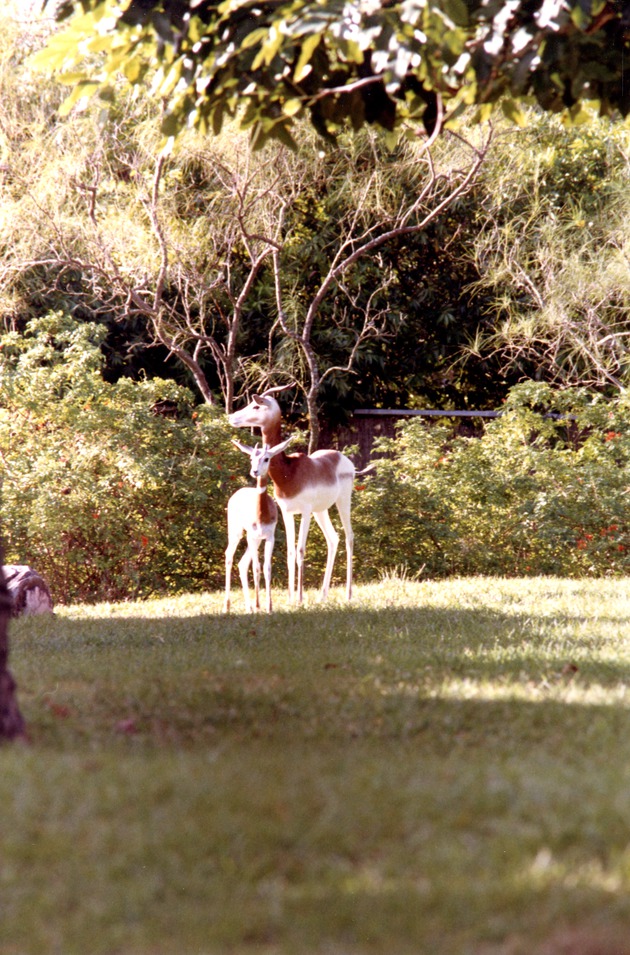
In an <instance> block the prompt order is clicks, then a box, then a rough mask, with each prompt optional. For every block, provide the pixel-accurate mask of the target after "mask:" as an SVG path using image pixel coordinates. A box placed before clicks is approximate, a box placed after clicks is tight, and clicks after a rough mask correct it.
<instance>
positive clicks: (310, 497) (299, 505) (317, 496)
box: [276, 484, 339, 514]
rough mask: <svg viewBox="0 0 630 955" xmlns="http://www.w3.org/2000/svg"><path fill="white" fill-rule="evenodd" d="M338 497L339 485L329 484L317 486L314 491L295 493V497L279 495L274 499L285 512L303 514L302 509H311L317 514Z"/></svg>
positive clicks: (330, 505) (325, 509) (326, 508)
mask: <svg viewBox="0 0 630 955" xmlns="http://www.w3.org/2000/svg"><path fill="white" fill-rule="evenodd" d="M338 497H339V485H338V484H329V485H327V486H325V487H322V488H319V489H318V490H317V491H316V492H313V491H312V490H310V491H309V492H308V493H304V494H297V495H296V496H295V497H280V496H277V497H276V500H277V502H278V506H279V507H281V508H282V510H283V511H285V512H286V513H287V514H303V513H304V511H306V510H308V511H311V513H313V514H318V513H319V512H320V511H327V510H328V508H329V507H332V506H333V504H334V503H335V501H336V500H337V498H338Z"/></svg>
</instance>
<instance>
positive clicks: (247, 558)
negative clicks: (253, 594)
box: [238, 544, 256, 613]
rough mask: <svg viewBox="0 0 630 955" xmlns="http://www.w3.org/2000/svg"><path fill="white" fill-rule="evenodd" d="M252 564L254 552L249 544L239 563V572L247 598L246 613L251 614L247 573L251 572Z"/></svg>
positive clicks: (244, 594)
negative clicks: (250, 566)
mask: <svg viewBox="0 0 630 955" xmlns="http://www.w3.org/2000/svg"><path fill="white" fill-rule="evenodd" d="M251 562H252V551H251V547H250V546H249V544H248V546H247V550H246V551H245V553H244V554H243V556H242V557H241V559H240V560H239V562H238V572H239V574H240V578H241V586H242V588H243V597H244V598H245V612H246V613H251V609H252V605H251V602H250V599H249V581H248V580H247V573H248V571H249V565H250V564H251ZM255 580H256V577H255V575H254V582H255Z"/></svg>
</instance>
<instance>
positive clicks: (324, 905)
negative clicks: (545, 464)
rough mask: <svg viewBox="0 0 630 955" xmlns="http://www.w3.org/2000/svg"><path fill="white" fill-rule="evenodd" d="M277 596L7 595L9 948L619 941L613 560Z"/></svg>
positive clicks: (454, 946) (47, 952)
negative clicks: (75, 598) (11, 620)
mask: <svg viewBox="0 0 630 955" xmlns="http://www.w3.org/2000/svg"><path fill="white" fill-rule="evenodd" d="M277 603H278V610H277V612H276V613H275V614H274V615H273V616H272V617H267V616H266V615H259V616H255V617H254V616H245V615H240V614H238V613H233V614H232V615H231V616H229V617H226V616H224V615H223V614H222V613H221V612H220V607H221V596H220V595H219V594H206V595H200V596H195V597H187V598H174V599H172V600H160V601H152V602H148V603H138V604H118V605H107V606H104V605H101V606H97V607H87V606H73V607H62V608H59V610H58V613H57V615H56V617H55V618H54V619H45V618H38V619H32V620H28V619H24V620H18V621H16V622H15V624H14V625H13V627H12V659H11V663H12V669H13V672H14V674H15V676H16V678H17V680H18V684H19V692H20V695H19V699H20V704H21V707H22V710H23V712H24V715H25V717H26V719H27V722H28V727H29V732H30V736H31V745H30V746H28V747H23V746H7V747H5V748H4V749H2V751H0V760H1V766H2V771H1V774H0V806H1V812H0V955H40V953H41V955H57V953H58V955H103V953H107V955H114V953H120V955H167V953H168V955H171V953H177V955H206V953H208V955H210V953H213V955H214V953H229V955H240V953H248V955H249V953H252V955H254V953H256V955H258V953H260V955H276V953H278V955H280V953H296V955H310V953H321V955H370V953H374V955H381V953H382V955H385V953H387V955H405V953H414V955H425V953H426V955H468V953H470V955H533V953H536V955H538V953H540V955H556V953H557V955H560V953H561V952H565V953H566V951H568V950H569V948H568V946H569V945H572V946H573V947H572V948H570V951H571V953H572V955H594V953H595V952H597V955H613V953H614V955H627V953H628V952H630V944H627V943H626V941H625V940H626V938H630V687H629V685H628V684H629V681H630V580H629V579H625V580H599V581H598V580H586V581H561V580H555V579H535V580H526V581H517V580H496V579H468V580H451V581H441V582H438V583H431V582H428V583H416V582H413V581H409V580H404V579H402V580H401V579H396V578H389V579H386V580H384V581H383V582H382V583H380V584H379V585H375V586H370V587H367V586H366V587H359V588H358V589H357V592H356V599H355V601H354V603H353V605H352V608H351V609H348V607H347V606H346V605H345V602H344V601H343V597H342V594H341V592H335V594H334V595H333V598H332V600H331V601H330V602H329V603H328V604H326V605H323V606H320V605H318V604H317V603H316V598H315V595H314V594H309V595H308V602H307V605H306V607H305V608H304V609H302V610H294V609H291V608H290V607H288V605H287V604H286V602H283V601H282V599H281V597H280V596H278V600H277ZM238 605H239V606H240V604H238ZM597 946H599V947H597ZM606 946H607V947H606Z"/></svg>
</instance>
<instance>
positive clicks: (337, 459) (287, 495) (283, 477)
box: [229, 389, 355, 603]
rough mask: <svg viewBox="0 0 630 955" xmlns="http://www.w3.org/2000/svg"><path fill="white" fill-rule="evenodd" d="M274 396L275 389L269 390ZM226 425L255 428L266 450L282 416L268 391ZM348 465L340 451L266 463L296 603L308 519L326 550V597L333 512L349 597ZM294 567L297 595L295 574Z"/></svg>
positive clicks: (278, 437)
mask: <svg viewBox="0 0 630 955" xmlns="http://www.w3.org/2000/svg"><path fill="white" fill-rule="evenodd" d="M271 390H272V391H273V390H279V389H271ZM229 422H230V424H232V425H234V426H235V427H236V428H260V429H261V431H262V440H263V442H264V444H265V445H267V446H268V447H270V448H275V447H277V446H278V445H279V444H280V443H281V442H282V414H281V411H280V406H279V405H278V402H277V401H276V399H275V398H273V397H272V395H271V391H266V392H265V393H264V394H262V395H254V397H253V399H252V401H251V402H250V403H249V404H248V405H247V407H246V408H243V409H242V411H235V412H234V413H233V414H231V415H230V416H229ZM354 475H355V468H354V464H353V463H352V461H351V460H350V458H347V457H346V456H345V454H341V452H340V451H315V452H314V453H313V454H304V453H299V452H298V453H294V454H286V453H285V452H284V451H282V452H281V453H280V454H276V455H275V456H274V457H273V458H272V459H271V460H270V462H269V477H270V478H271V480H272V482H273V489H274V494H275V498H276V501H277V502H278V507H279V508H280V512H281V514H282V518H283V520H284V526H285V528H286V534H287V564H288V570H289V594H290V596H291V599H295V597H296V596H297V602H298V603H302V599H303V591H304V553H305V551H306V539H307V537H308V530H309V526H310V522H311V517H314V518H315V520H316V521H317V523H318V524H319V526H320V527H321V529H322V532H323V534H324V537H325V538H326V543H327V545H328V556H327V560H326V571H325V573H324V582H323V585H322V591H321V596H322V599H323V598H325V597H326V596H327V594H328V590H329V588H330V580H331V577H332V572H333V566H334V563H335V556H336V554H337V547H338V545H339V535H338V533H337V531H336V530H335V528H334V527H333V523H332V521H331V519H330V515H329V513H328V511H329V509H330V508H331V507H332V506H333V504H334V505H335V506H336V508H337V510H338V511H339V516H340V518H341V523H342V525H343V529H344V533H345V538H346V555H347V570H346V594H347V597H348V600H350V598H351V597H352V554H353V547H354V534H353V533H352V525H351V523H350V508H351V502H352V489H353V486H354ZM296 514H301V515H302V520H301V522H300V532H299V537H298V542H297V549H296V546H295V515H296ZM296 567H297V591H296V584H295V571H296Z"/></svg>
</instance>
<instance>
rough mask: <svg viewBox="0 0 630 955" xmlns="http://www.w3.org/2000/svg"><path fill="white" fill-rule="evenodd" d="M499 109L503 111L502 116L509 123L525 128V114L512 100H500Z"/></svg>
mask: <svg viewBox="0 0 630 955" xmlns="http://www.w3.org/2000/svg"><path fill="white" fill-rule="evenodd" d="M501 109H502V110H503V115H504V116H505V117H506V118H507V119H509V120H510V122H512V123H516V125H517V126H520V127H521V128H523V127H524V126H527V119H526V118H525V113H524V112H523V111H522V109H521V108H520V106H519V105H518V103H516V102H515V101H514V100H513V99H503V100H501Z"/></svg>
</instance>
